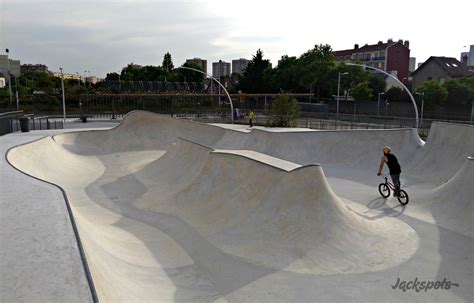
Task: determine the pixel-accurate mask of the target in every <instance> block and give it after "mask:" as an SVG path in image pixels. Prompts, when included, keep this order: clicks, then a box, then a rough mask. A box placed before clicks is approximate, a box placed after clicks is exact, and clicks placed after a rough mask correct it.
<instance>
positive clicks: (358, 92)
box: [351, 82, 372, 101]
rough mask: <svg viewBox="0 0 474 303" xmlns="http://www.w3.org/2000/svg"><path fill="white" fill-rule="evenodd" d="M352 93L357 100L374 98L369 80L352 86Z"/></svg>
mask: <svg viewBox="0 0 474 303" xmlns="http://www.w3.org/2000/svg"><path fill="white" fill-rule="evenodd" d="M351 95H352V97H353V98H354V100H356V101H367V100H370V98H372V89H370V87H369V83H368V82H360V83H358V84H357V85H356V86H354V88H352V90H351Z"/></svg>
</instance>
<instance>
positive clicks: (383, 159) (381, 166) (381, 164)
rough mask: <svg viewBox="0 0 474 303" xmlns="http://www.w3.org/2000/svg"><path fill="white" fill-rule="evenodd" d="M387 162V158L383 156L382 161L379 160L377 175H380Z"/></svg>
mask: <svg viewBox="0 0 474 303" xmlns="http://www.w3.org/2000/svg"><path fill="white" fill-rule="evenodd" d="M386 161H387V157H385V156H383V157H382V159H380V165H379V172H378V173H377V175H380V174H381V173H382V169H383V165H384V164H385V162H386Z"/></svg>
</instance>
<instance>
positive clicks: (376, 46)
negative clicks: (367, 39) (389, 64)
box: [333, 40, 408, 57]
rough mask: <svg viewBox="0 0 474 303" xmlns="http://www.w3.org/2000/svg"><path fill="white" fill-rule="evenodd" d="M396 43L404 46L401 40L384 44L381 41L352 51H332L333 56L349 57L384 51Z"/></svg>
mask: <svg viewBox="0 0 474 303" xmlns="http://www.w3.org/2000/svg"><path fill="white" fill-rule="evenodd" d="M407 42H408V41H407ZM397 43H400V44H401V45H403V46H405V45H404V44H403V40H400V41H392V40H388V41H387V42H385V43H384V42H382V41H379V42H378V43H376V44H370V45H369V44H365V45H364V46H362V47H358V48H355V47H354V48H353V49H346V50H339V51H334V52H333V54H334V56H336V57H341V56H350V55H352V54H357V53H367V52H376V51H381V50H386V49H387V48H388V47H390V46H392V45H395V44H397ZM405 47H406V46H405Z"/></svg>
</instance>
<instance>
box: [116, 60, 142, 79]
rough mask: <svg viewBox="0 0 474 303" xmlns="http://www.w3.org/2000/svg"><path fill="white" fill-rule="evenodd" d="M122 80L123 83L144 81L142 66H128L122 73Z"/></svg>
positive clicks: (131, 64)
mask: <svg viewBox="0 0 474 303" xmlns="http://www.w3.org/2000/svg"><path fill="white" fill-rule="evenodd" d="M120 78H121V80H122V81H140V80H142V81H143V80H145V79H143V75H142V66H140V65H137V64H134V63H133V62H132V63H130V64H128V65H127V66H126V67H124V68H122V72H121V73H120Z"/></svg>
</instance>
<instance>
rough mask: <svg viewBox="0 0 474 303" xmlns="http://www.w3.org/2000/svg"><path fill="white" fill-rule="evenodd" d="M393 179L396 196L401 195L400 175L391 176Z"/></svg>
mask: <svg viewBox="0 0 474 303" xmlns="http://www.w3.org/2000/svg"><path fill="white" fill-rule="evenodd" d="M390 177H392V182H393V185H394V186H395V194H397V195H398V194H399V193H400V174H396V175H390Z"/></svg>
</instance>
